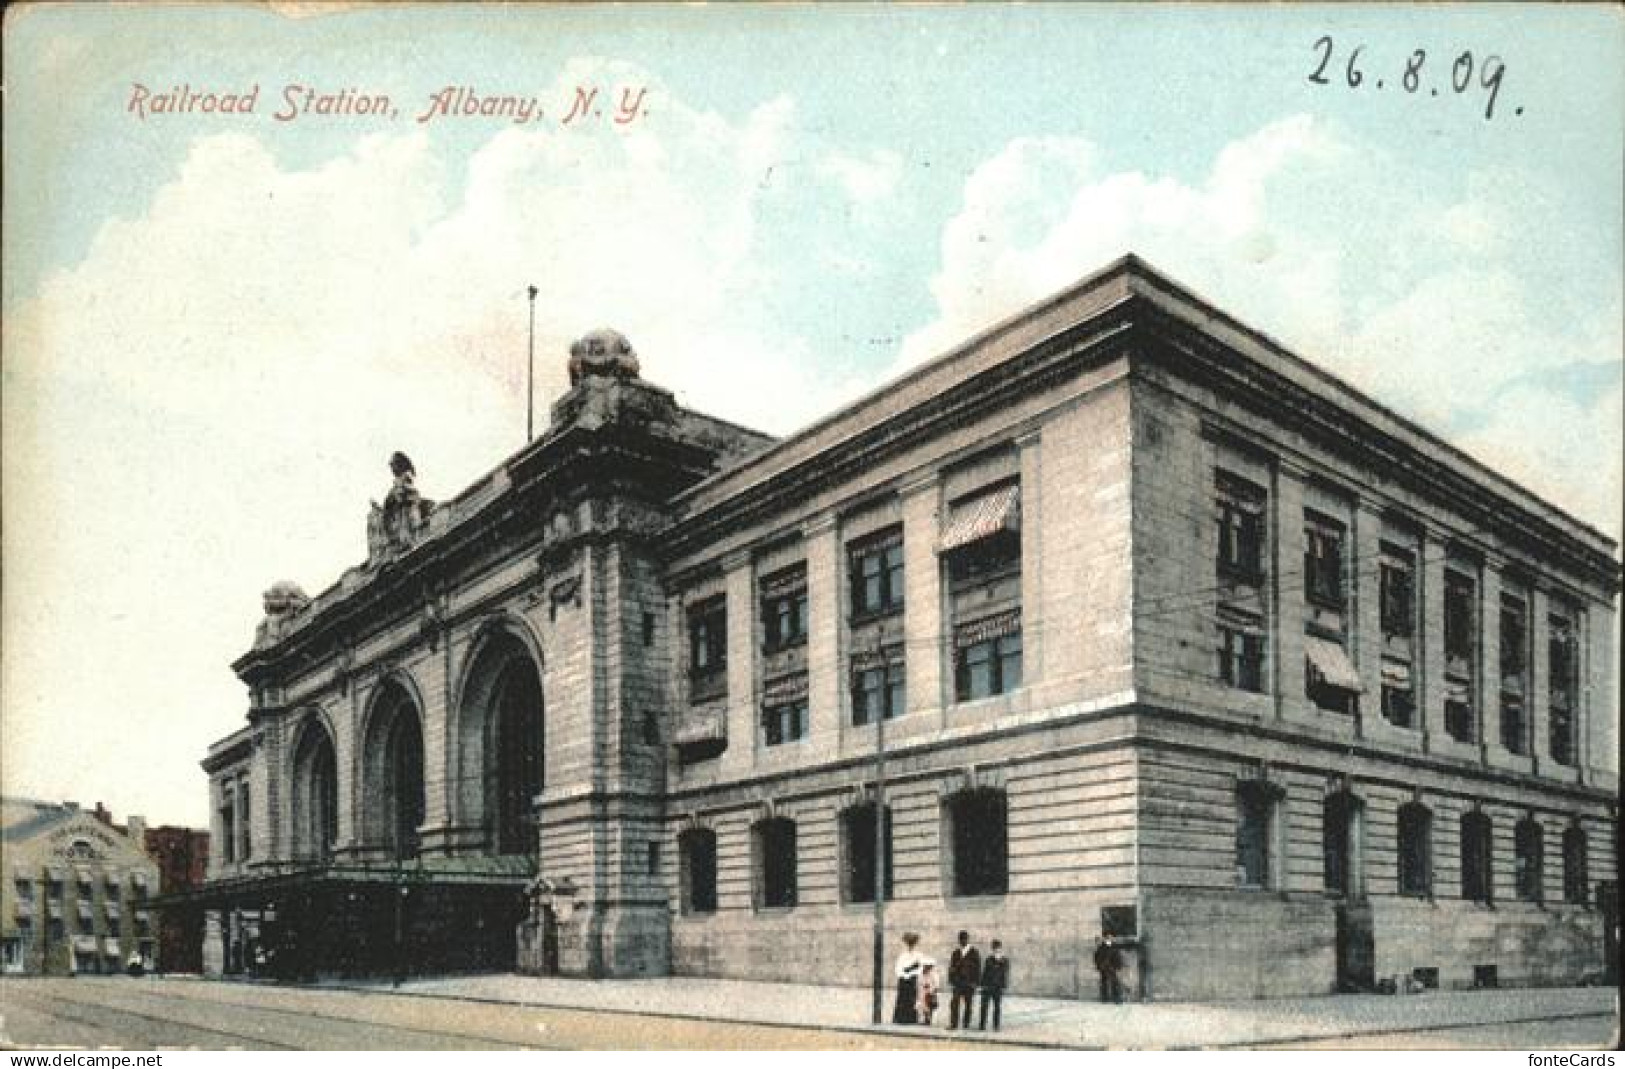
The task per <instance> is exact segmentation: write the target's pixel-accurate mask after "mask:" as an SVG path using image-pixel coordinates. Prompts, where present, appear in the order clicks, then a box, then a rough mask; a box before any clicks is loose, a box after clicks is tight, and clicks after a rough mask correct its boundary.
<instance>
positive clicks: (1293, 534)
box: [1270, 463, 1308, 718]
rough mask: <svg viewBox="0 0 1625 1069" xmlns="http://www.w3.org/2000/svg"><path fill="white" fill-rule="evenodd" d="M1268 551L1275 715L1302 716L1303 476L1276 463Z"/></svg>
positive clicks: (1289, 467) (1296, 470) (1306, 701)
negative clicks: (1270, 553)
mask: <svg viewBox="0 0 1625 1069" xmlns="http://www.w3.org/2000/svg"><path fill="white" fill-rule="evenodd" d="M1270 496H1271V498H1272V499H1273V500H1274V502H1275V507H1274V509H1273V510H1272V516H1273V520H1274V522H1273V524H1272V530H1271V531H1270V545H1271V547H1273V551H1274V552H1273V559H1272V561H1271V565H1270V577H1271V582H1272V587H1271V599H1270V600H1271V602H1272V604H1271V606H1270V626H1271V628H1272V632H1273V637H1274V640H1275V641H1274V645H1275V649H1274V651H1273V652H1274V656H1273V657H1272V658H1271V661H1272V663H1273V664H1274V666H1275V715H1276V717H1277V718H1280V717H1284V716H1285V715H1286V714H1287V712H1288V710H1307V707H1308V700H1307V698H1305V696H1304V667H1303V658H1304V653H1303V605H1304V596H1305V595H1304V574H1303V550H1304V542H1303V472H1302V471H1301V470H1300V469H1298V468H1296V467H1294V466H1291V465H1288V464H1286V463H1282V464H1281V465H1279V467H1277V469H1276V473H1275V493H1273V494H1272V495H1270Z"/></svg>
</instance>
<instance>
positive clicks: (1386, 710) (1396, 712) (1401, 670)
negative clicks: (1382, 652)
mask: <svg viewBox="0 0 1625 1069" xmlns="http://www.w3.org/2000/svg"><path fill="white" fill-rule="evenodd" d="M1382 716H1383V719H1384V720H1387V721H1388V722H1389V723H1390V724H1392V725H1394V726H1395V727H1401V728H1408V727H1414V726H1415V724H1416V690H1415V688H1414V687H1413V686H1412V685H1411V666H1410V665H1408V664H1404V663H1402V662H1400V661H1393V660H1388V659H1386V658H1384V659H1383V662H1382Z"/></svg>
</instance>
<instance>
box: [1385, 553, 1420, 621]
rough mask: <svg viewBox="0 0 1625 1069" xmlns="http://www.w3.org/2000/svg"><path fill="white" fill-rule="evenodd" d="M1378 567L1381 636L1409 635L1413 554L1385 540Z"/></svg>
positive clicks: (1413, 607) (1412, 607) (1413, 604)
mask: <svg viewBox="0 0 1625 1069" xmlns="http://www.w3.org/2000/svg"><path fill="white" fill-rule="evenodd" d="M1378 568H1379V570H1378V573H1377V575H1378V592H1377V596H1378V601H1379V603H1380V607H1381V615H1382V633H1383V637H1385V638H1410V637H1411V636H1412V635H1413V634H1414V633H1415V631H1416V562H1415V558H1414V557H1413V556H1412V555H1411V553H1410V552H1409V551H1408V550H1404V549H1400V548H1399V547H1397V546H1390V545H1387V544H1386V543H1385V544H1384V545H1383V547H1382V560H1381V562H1380V564H1379V565H1378Z"/></svg>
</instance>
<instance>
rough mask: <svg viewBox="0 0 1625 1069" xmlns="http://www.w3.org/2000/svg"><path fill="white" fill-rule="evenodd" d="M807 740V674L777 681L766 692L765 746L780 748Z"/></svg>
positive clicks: (764, 702) (764, 716)
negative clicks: (780, 746)
mask: <svg viewBox="0 0 1625 1069" xmlns="http://www.w3.org/2000/svg"><path fill="white" fill-rule="evenodd" d="M806 736H807V673H805V672H798V673H796V674H795V675H791V676H786V677H785V678H783V679H776V680H773V681H772V682H770V683H768V684H767V685H766V686H764V687H763V688H762V742H763V744H764V745H767V746H779V745H781V744H783V743H786V742H795V741H797V740H798V739H803V738H806Z"/></svg>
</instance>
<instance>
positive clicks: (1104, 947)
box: [1095, 935, 1123, 1002]
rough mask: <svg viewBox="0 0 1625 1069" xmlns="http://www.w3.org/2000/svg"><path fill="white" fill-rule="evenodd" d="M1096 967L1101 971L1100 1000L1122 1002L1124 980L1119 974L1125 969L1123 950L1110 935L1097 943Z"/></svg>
mask: <svg viewBox="0 0 1625 1069" xmlns="http://www.w3.org/2000/svg"><path fill="white" fill-rule="evenodd" d="M1095 969H1096V971H1097V972H1099V973H1100V1001H1102V1002H1122V1001H1123V981H1122V980H1121V979H1120V978H1119V976H1118V974H1119V973H1121V972H1122V971H1123V952H1122V951H1121V950H1119V949H1117V944H1116V943H1114V942H1112V937H1111V936H1109V935H1103V936H1101V937H1100V940H1099V942H1098V943H1097V944H1096V945H1095Z"/></svg>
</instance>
